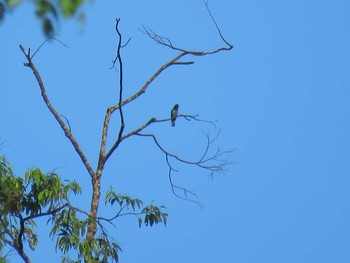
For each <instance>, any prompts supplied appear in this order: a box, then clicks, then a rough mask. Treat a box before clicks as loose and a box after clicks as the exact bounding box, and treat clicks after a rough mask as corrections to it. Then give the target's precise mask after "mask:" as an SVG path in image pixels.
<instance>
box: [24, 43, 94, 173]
mask: <svg viewBox="0 0 350 263" xmlns="http://www.w3.org/2000/svg"><path fill="white" fill-rule="evenodd" d="M19 47H20V49H21V50H22V52H23V54H24V56H25V57H26V58H27V61H28V63H24V66H26V67H29V68H30V69H31V70H32V71H33V74H34V76H35V78H36V80H37V82H38V84H39V87H40V90H41V96H42V98H43V100H44V102H45V104H46V106H47V108H48V109H49V111H50V112H51V113H52V115H53V116H54V117H55V119H56V120H57V122H58V123H59V125H60V126H61V129H62V130H63V132H64V134H65V135H66V137H67V138H68V139H69V141H70V142H71V143H72V144H73V147H74V149H75V151H76V152H77V153H78V155H79V157H80V159H81V160H82V162H83V164H84V166H85V168H86V169H87V171H88V173H89V174H90V176H91V177H93V175H94V171H93V170H92V167H91V166H90V163H89V162H88V160H87V158H86V156H85V154H84V153H83V151H82V149H81V148H80V146H79V144H78V142H77V140H76V139H75V138H74V136H73V134H72V133H71V131H70V128H69V127H67V126H66V124H65V123H64V121H63V120H62V118H61V116H60V114H59V113H58V112H57V111H56V110H55V108H54V107H53V106H52V105H51V103H50V100H49V98H48V96H47V93H46V89H45V86H44V82H43V81H42V79H41V76H40V74H39V72H38V70H37V69H36V67H35V65H34V64H33V62H32V58H31V57H30V52H29V51H28V53H27V52H26V50H25V48H24V47H23V46H22V45H20V46H19Z"/></svg>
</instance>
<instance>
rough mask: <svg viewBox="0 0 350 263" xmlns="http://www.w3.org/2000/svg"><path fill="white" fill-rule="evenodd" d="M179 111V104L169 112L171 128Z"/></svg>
mask: <svg viewBox="0 0 350 263" xmlns="http://www.w3.org/2000/svg"><path fill="white" fill-rule="evenodd" d="M178 111H179V104H175V106H174V108H173V109H172V110H171V126H173V127H174V126H175V121H176V118H177V115H178Z"/></svg>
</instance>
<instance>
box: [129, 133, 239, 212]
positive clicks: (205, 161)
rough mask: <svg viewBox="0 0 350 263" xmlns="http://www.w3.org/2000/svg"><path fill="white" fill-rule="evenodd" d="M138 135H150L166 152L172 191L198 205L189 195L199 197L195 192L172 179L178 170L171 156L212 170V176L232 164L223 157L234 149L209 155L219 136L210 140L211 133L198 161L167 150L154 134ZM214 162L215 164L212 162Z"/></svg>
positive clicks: (207, 135)
mask: <svg viewBox="0 0 350 263" xmlns="http://www.w3.org/2000/svg"><path fill="white" fill-rule="evenodd" d="M135 134H136V135H138V136H142V137H150V138H152V139H153V141H154V143H155V144H156V146H157V147H158V149H160V150H161V151H162V152H163V153H164V154H165V158H166V162H167V165H168V167H169V173H168V175H169V182H170V185H171V189H172V192H173V194H174V195H175V196H177V197H179V198H181V199H183V200H187V201H191V202H194V203H196V204H197V205H199V206H200V207H202V204H201V203H200V202H198V201H196V200H194V199H191V198H188V197H187V195H188V194H190V195H192V196H194V197H197V196H196V195H195V194H194V193H193V192H191V191H189V190H187V189H186V188H183V187H179V186H177V185H175V184H174V183H173V181H172V177H171V175H172V171H175V172H177V171H176V170H175V169H174V168H173V167H172V165H171V164H170V161H169V157H172V158H174V159H175V160H177V161H179V162H181V163H185V164H189V165H195V166H198V167H200V168H202V169H205V170H208V171H210V175H209V176H210V177H213V175H214V174H215V173H224V172H225V170H226V169H227V166H228V165H229V164H231V162H230V161H229V159H228V158H226V159H221V157H222V156H223V155H225V154H229V153H231V152H232V150H227V151H221V150H220V149H219V148H218V149H217V151H216V152H215V153H214V154H213V155H211V156H208V152H209V148H210V145H211V144H212V143H213V142H214V141H215V140H216V138H217V137H215V138H214V139H212V140H210V136H209V134H206V137H207V145H206V148H205V150H204V152H203V154H202V155H201V157H200V158H199V160H198V161H188V160H185V159H183V158H180V157H179V156H177V155H175V154H173V153H170V152H169V151H167V150H165V148H164V147H162V146H161V145H160V143H159V142H158V140H157V138H156V136H155V135H154V134H142V133H135ZM212 162H214V164H213V163H212ZM175 189H177V190H181V191H183V195H184V196H180V195H178V194H177V193H176V192H175Z"/></svg>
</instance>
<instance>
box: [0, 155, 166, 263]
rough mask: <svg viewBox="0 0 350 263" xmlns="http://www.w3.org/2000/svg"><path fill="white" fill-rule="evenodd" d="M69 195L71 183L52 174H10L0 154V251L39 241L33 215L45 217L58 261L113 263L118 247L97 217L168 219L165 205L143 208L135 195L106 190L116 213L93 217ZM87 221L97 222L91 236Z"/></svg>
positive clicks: (144, 221) (73, 185)
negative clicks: (16, 175)
mask: <svg viewBox="0 0 350 263" xmlns="http://www.w3.org/2000/svg"><path fill="white" fill-rule="evenodd" d="M70 193H73V194H74V195H76V194H79V193H81V188H80V186H79V185H78V184H77V183H76V182H75V181H73V182H70V181H64V182H62V180H61V178H60V177H59V176H58V175H57V174H56V173H55V172H51V173H49V174H43V172H42V171H41V170H40V169H38V168H35V169H29V170H28V171H26V172H25V175H24V177H23V178H19V177H15V176H14V174H13V170H12V167H11V165H10V164H9V163H8V162H7V160H6V158H5V157H4V156H0V251H1V250H2V248H3V247H4V246H5V245H9V246H11V247H13V248H15V249H16V250H17V251H24V244H25V243H26V244H28V246H29V247H30V248H31V249H32V250H34V249H35V248H36V246H37V244H38V236H37V235H36V233H35V229H36V223H35V219H36V218H39V217H44V216H46V217H48V220H47V222H48V223H51V225H52V228H51V231H50V233H49V236H50V237H51V238H53V239H56V250H58V251H60V252H62V253H63V255H64V257H63V258H62V262H76V263H78V262H79V263H80V262H84V261H85V262H92V263H93V262H96V263H97V262H117V261H118V252H119V251H121V248H120V246H119V245H118V243H116V242H114V241H113V240H112V238H111V237H110V236H109V235H108V234H107V232H108V231H107V230H106V229H105V228H104V226H103V225H102V224H101V222H102V221H108V222H112V221H113V220H115V219H116V218H118V217H121V216H125V215H134V216H136V218H137V220H138V224H139V227H141V225H142V224H145V225H146V226H148V225H149V226H153V225H154V224H158V223H163V224H164V225H166V222H167V216H168V214H167V213H164V212H163V211H162V210H163V209H165V207H164V206H161V207H157V206H154V205H148V206H144V205H143V202H142V201H141V200H140V199H138V198H131V197H129V196H128V195H121V194H117V193H116V192H115V191H114V190H113V189H110V190H109V191H108V192H107V193H106V196H105V204H107V203H108V204H110V205H111V206H112V207H117V209H116V214H115V216H114V217H112V218H110V219H106V218H96V219H92V218H90V217H89V215H88V213H86V212H84V211H83V210H81V209H79V208H76V207H74V206H72V205H71V204H70V202H69V195H70ZM91 220H94V222H95V223H96V226H97V233H96V235H95V237H94V238H86V233H87V229H88V225H89V222H90V221H91ZM69 252H75V253H76V259H75V260H72V259H71V258H70V257H68V256H67V255H68V253H69ZM69 255H70V256H71V255H72V253H69Z"/></svg>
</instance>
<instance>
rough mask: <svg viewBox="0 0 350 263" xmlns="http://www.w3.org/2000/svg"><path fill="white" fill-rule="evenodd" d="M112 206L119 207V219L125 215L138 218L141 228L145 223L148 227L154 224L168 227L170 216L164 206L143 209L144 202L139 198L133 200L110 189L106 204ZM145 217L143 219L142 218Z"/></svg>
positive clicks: (151, 206)
mask: <svg viewBox="0 0 350 263" xmlns="http://www.w3.org/2000/svg"><path fill="white" fill-rule="evenodd" d="M107 203H109V204H111V206H113V205H114V204H115V203H117V204H118V205H119V211H118V212H117V214H116V216H115V217H113V218H112V219H114V218H117V217H120V216H124V215H134V216H136V217H137V220H138V224H139V227H141V226H142V223H144V224H145V225H146V226H148V225H150V226H153V224H158V223H163V224H164V225H166V223H167V217H168V214H167V213H165V212H163V211H162V209H165V207H164V206H161V207H160V208H159V207H157V206H154V205H148V206H145V207H143V208H142V206H143V202H142V201H141V200H140V199H138V198H131V197H129V196H127V195H121V194H117V193H116V192H115V191H114V190H113V189H110V190H109V191H108V192H107V194H106V196H105V204H107ZM125 210H129V211H130V210H131V211H132V212H126V211H125ZM141 215H143V219H142V218H141V217H140V216H141Z"/></svg>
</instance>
